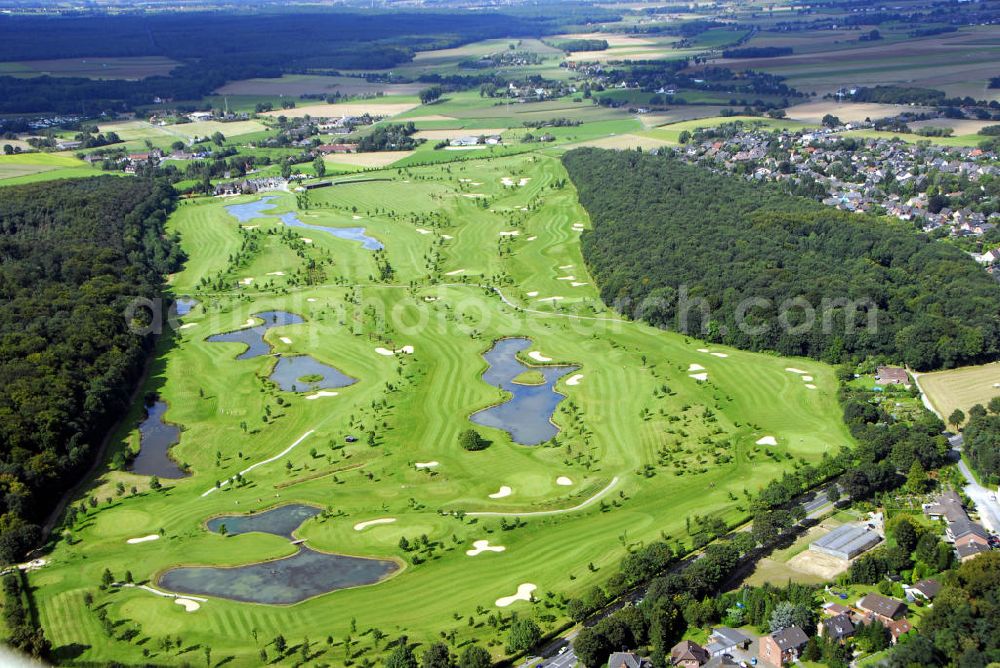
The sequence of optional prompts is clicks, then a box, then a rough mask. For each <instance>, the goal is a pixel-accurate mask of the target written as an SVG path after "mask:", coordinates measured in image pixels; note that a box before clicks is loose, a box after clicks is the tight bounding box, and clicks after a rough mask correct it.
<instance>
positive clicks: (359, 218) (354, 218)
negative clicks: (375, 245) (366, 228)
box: [351, 216, 361, 220]
mask: <svg viewBox="0 0 1000 668" xmlns="http://www.w3.org/2000/svg"><path fill="white" fill-rule="evenodd" d="M351 220H361V216H351Z"/></svg>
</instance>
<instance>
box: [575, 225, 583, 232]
mask: <svg viewBox="0 0 1000 668" xmlns="http://www.w3.org/2000/svg"><path fill="white" fill-rule="evenodd" d="M573 231H575V232H583V224H582V223H573Z"/></svg>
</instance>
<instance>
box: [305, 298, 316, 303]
mask: <svg viewBox="0 0 1000 668" xmlns="http://www.w3.org/2000/svg"><path fill="white" fill-rule="evenodd" d="M306 301H307V302H314V301H316V298H315V297H310V298H309V299H307V300H306Z"/></svg>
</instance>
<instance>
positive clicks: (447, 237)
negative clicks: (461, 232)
mask: <svg viewBox="0 0 1000 668" xmlns="http://www.w3.org/2000/svg"><path fill="white" fill-rule="evenodd" d="M441 238H442V239H454V238H455V237H453V236H451V235H450V234H442V235H441Z"/></svg>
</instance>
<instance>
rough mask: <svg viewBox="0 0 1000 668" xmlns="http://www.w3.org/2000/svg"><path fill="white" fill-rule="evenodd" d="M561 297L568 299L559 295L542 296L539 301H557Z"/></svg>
mask: <svg viewBox="0 0 1000 668" xmlns="http://www.w3.org/2000/svg"><path fill="white" fill-rule="evenodd" d="M560 299H566V298H565V297H558V296H557V297H542V298H541V299H539V300H538V301H540V302H557V301H559V300H560Z"/></svg>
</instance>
